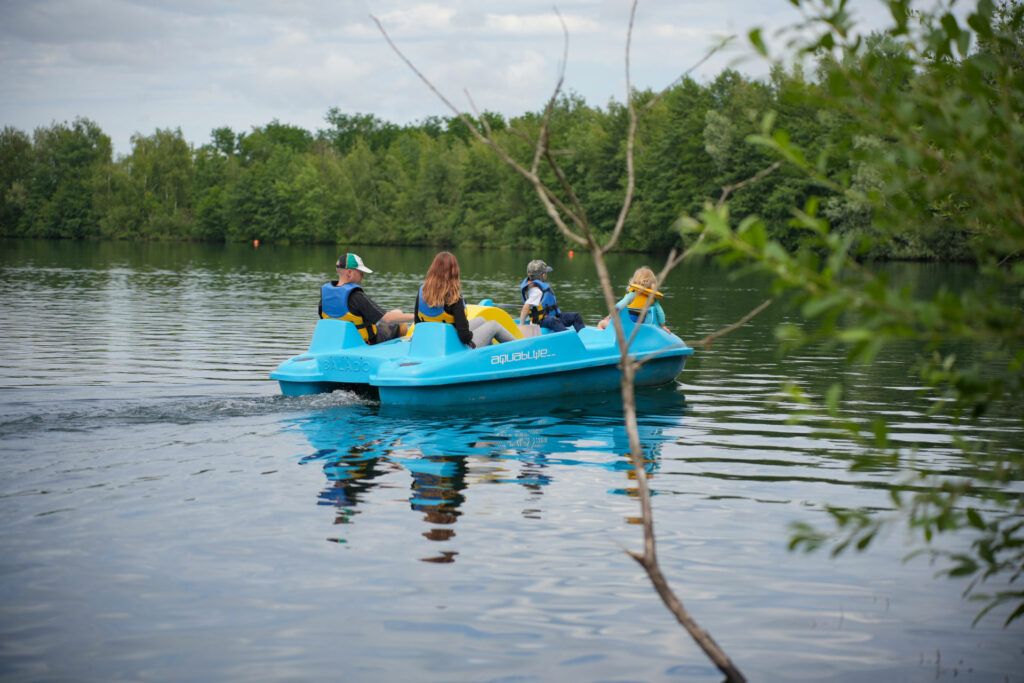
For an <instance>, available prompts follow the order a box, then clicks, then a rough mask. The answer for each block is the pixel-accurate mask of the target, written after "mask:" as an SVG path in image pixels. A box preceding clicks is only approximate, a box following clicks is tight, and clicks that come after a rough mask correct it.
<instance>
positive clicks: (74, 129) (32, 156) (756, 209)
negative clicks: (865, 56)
mask: <svg viewBox="0 0 1024 683" xmlns="http://www.w3.org/2000/svg"><path fill="white" fill-rule="evenodd" d="M869 44H870V49H871V50H874V51H876V52H878V53H879V54H880V55H882V56H884V57H885V58H886V59H896V58H898V57H899V55H898V54H893V55H889V54H886V51H887V50H893V49H895V48H894V47H893V44H887V43H886V42H885V41H884V40H882V39H881V38H874V39H872V41H869ZM882 63H883V65H884V60H882ZM878 76H879V78H887V77H888V78H891V79H893V82H892V83H891V84H890V85H891V87H892V89H893V91H894V92H898V91H899V89H900V88H902V87H905V86H906V84H905V83H902V82H900V81H901V80H905V78H906V72H905V71H904V70H899V69H885V68H880V69H879V74H878ZM826 80H827V65H826V64H825V63H824V62H823V65H822V67H821V69H820V71H819V73H817V74H815V75H814V77H813V78H805V76H804V74H803V73H802V72H801V71H800V70H799V69H797V70H792V71H788V72H787V71H784V70H782V69H776V70H775V71H773V72H772V74H771V77H770V78H769V79H768V80H767V81H766V82H762V81H758V80H752V79H749V78H747V77H745V76H743V75H741V74H740V73H737V72H736V71H732V70H727V71H724V72H722V73H721V74H720V75H719V76H718V77H717V78H716V79H715V80H714V81H712V82H710V83H707V84H699V83H697V82H695V81H693V80H689V79H687V80H684V81H682V82H681V83H680V84H678V85H676V86H675V87H673V88H672V89H671V90H669V91H668V92H667V93H666V94H665V95H664V97H662V98H661V99H660V100H659V101H658V102H657V104H656V105H655V106H654V107H653V108H652V109H650V110H649V112H648V114H647V115H646V116H645V119H644V122H643V125H642V128H641V131H640V135H639V139H638V151H637V196H636V200H635V202H634V208H633V211H632V213H631V214H630V217H629V222H628V224H627V230H626V233H625V238H624V239H623V240H621V241H620V244H619V246H620V247H621V248H623V249H629V250H639V251H657V250H664V249H667V248H668V247H671V246H673V245H675V244H677V243H678V241H679V240H680V239H681V238H680V236H679V232H678V230H676V229H675V228H674V227H673V226H674V224H675V222H676V220H677V219H678V218H679V216H680V215H682V214H690V213H695V212H697V211H698V210H699V209H700V207H701V205H702V204H703V203H704V202H705V201H706V200H708V199H713V198H716V197H717V196H718V194H719V192H720V191H721V188H722V186H723V185H728V184H731V183H735V182H738V181H741V180H743V179H745V178H748V177H750V176H751V175H753V174H755V173H757V172H758V171H760V170H762V169H764V168H765V167H766V166H768V165H769V164H770V163H771V159H770V157H769V155H768V153H766V151H764V150H763V148H759V147H757V146H754V145H751V144H748V143H747V142H746V138H747V136H749V135H751V134H753V133H756V132H757V131H758V130H759V128H760V125H761V121H762V120H763V117H764V116H765V115H766V114H768V113H769V112H774V116H775V128H776V129H782V130H786V131H787V132H788V133H789V135H790V136H791V137H792V139H793V141H794V142H795V143H798V144H799V145H800V146H802V147H803V148H805V149H808V150H811V151H812V152H813V153H815V154H817V155H819V156H820V158H821V162H820V163H821V164H823V165H827V166H829V167H830V168H831V169H832V170H834V171H839V172H840V173H844V172H845V173H847V174H848V176H849V177H850V178H852V181H853V183H854V184H857V183H860V184H861V185H864V186H865V187H863V189H864V190H865V191H870V190H871V189H872V188H871V183H872V173H871V172H870V163H871V156H872V154H876V153H877V154H880V153H882V152H883V151H884V148H885V146H886V145H887V144H891V143H890V142H889V141H886V140H883V139H880V138H878V136H877V135H869V134H866V133H864V134H862V131H858V130H857V129H856V128H855V127H854V126H853V124H852V123H851V122H852V121H853V119H852V118H850V117H847V116H844V114H843V112H842V111H837V110H835V109H829V108H824V107H822V106H821V105H820V104H818V103H817V100H818V98H817V96H816V95H817V92H818V91H819V89H820V88H822V87H824V83H825V82H826ZM653 97H654V94H653V93H651V92H639V93H637V99H638V102H639V103H643V102H646V101H649V100H650V99H651V98H653ZM484 116H485V117H486V118H487V121H488V123H489V125H490V126H491V128H492V129H493V130H495V131H497V135H499V136H500V137H501V138H502V142H503V143H504V144H505V145H506V146H507V147H509V148H512V149H518V150H519V151H520V152H521V153H522V154H523V155H527V154H529V153H530V150H531V149H532V148H531V147H530V146H529V145H528V143H527V142H526V141H524V140H523V139H522V136H523V135H525V136H535V135H536V133H537V131H538V129H539V127H540V123H541V120H542V113H540V112H534V113H527V114H524V115H523V116H521V117H518V118H515V119H512V120H510V121H505V120H504V119H503V118H502V117H501V116H499V115H495V114H490V113H487V114H484ZM325 121H326V123H327V124H328V126H327V127H326V128H324V129H321V130H318V131H316V132H310V131H307V130H304V129H301V128H297V127H294V126H290V125H287V124H283V123H280V122H278V121H276V120H275V121H273V122H271V123H269V124H267V125H265V126H263V127H257V128H254V129H253V130H252V131H250V132H247V133H237V132H235V131H232V130H231V129H229V128H218V129H216V130H214V131H212V134H211V139H210V141H209V142H208V143H207V144H204V145H202V146H201V147H199V148H197V149H194V148H192V147H191V146H190V145H189V144H188V143H187V142H186V141H185V140H184V138H183V137H182V134H181V131H180V130H157V131H156V132H155V133H154V134H152V135H148V136H143V135H136V136H134V137H133V138H132V141H131V144H132V148H131V153H130V154H128V155H127V156H124V157H122V158H118V159H116V160H114V159H113V158H112V149H111V142H110V138H109V137H108V136H107V135H105V134H104V133H103V132H102V131H101V130H100V128H99V127H98V126H97V125H96V124H95V123H94V122H92V121H90V120H88V119H78V120H76V121H74V122H72V123H66V122H65V123H54V124H53V125H51V126H50V127H48V128H39V129H37V130H36V131H35V132H34V134H33V135H32V136H31V137H30V136H29V135H27V134H26V133H24V132H22V131H19V130H16V129H14V128H11V127H6V128H5V129H4V130H3V132H2V138H0V159H2V162H0V191H2V192H0V235H3V236H8V237H46V238H75V239H81V238H98V239H125V240H194V241H213V242H217V241H248V240H253V239H259V240H260V241H262V242H276V243H293V244H295V243H343V244H377V245H381V244H395V245H399V244H400V245H430V246H438V247H448V246H452V245H460V246H486V247H515V248H526V247H539V248H543V247H544V246H545V245H546V243H549V242H551V241H552V240H561V237H560V236H558V235H557V234H556V231H555V230H553V229H552V227H551V224H550V221H549V219H548V218H547V216H546V215H545V214H544V212H543V209H542V207H541V204H540V202H538V201H537V199H536V197H535V196H534V195H533V190H532V188H531V187H530V186H529V185H528V184H527V183H526V182H525V181H523V180H522V179H521V178H520V177H518V176H516V175H515V174H514V173H513V172H512V171H511V170H509V169H508V168H507V167H506V166H505V165H504V164H503V163H502V162H501V161H500V160H499V159H498V158H496V156H495V155H494V154H493V153H492V152H491V151H490V150H488V149H487V148H485V147H483V146H482V145H481V144H480V143H478V142H476V141H474V140H473V139H472V138H471V136H470V135H469V131H468V130H467V129H466V127H465V125H464V124H463V123H462V122H461V121H460V120H459V119H457V118H436V117H435V118H429V119H427V120H424V121H421V122H418V123H416V124H412V125H406V126H397V125H395V124H392V123H388V122H385V121H381V120H379V119H377V118H376V117H375V116H373V115H371V114H355V115H350V114H345V113H342V112H341V111H339V110H337V109H331V110H330V111H329V112H328V113H327V115H326V117H325ZM627 123H628V116H627V112H626V110H625V107H624V105H622V104H619V103H616V102H614V101H613V102H611V103H610V104H609V105H608V106H607V107H606V108H603V109H602V108H600V107H594V106H591V105H588V104H587V103H586V102H585V101H584V100H583V99H582V98H580V97H578V96H576V95H573V94H569V95H566V96H563V97H561V98H560V99H559V100H558V102H557V106H556V107H555V109H554V111H553V112H552V126H551V129H552V130H553V131H554V138H553V141H552V146H553V148H554V149H556V150H557V151H558V154H559V155H560V156H561V163H562V167H563V168H564V170H565V172H566V173H567V175H568V176H569V180H570V182H571V183H572V184H573V187H574V188H575V189H576V191H577V192H578V194H580V196H581V198H582V200H583V206H584V207H585V209H586V211H587V214H588V218H589V219H590V222H591V224H592V225H594V226H597V228H598V229H599V230H600V229H601V228H602V227H603V228H605V229H610V227H611V226H612V225H613V224H614V222H615V218H616V215H617V212H618V210H619V207H620V203H621V200H622V194H623V187H624V185H625V170H624V163H623V158H624V148H623V145H624V140H625V130H626V127H627ZM812 195H819V196H822V195H824V196H826V197H827V196H828V192H827V191H825V190H824V189H823V188H821V187H818V186H815V185H814V184H813V183H812V182H810V181H809V180H807V178H806V176H804V175H802V174H799V173H796V172H787V171H785V170H783V171H780V172H777V173H774V174H772V175H771V176H769V177H768V178H767V179H765V180H764V181H762V182H760V183H757V184H754V185H751V186H748V187H745V188H743V189H742V190H741V191H739V192H737V193H736V194H735V196H734V199H733V201H732V204H731V207H732V211H733V213H734V215H745V214H749V213H757V214H759V215H760V216H762V217H763V218H765V219H766V221H767V223H768V225H770V226H771V229H772V230H773V231H774V235H773V237H775V238H777V239H779V240H780V241H781V242H782V243H783V244H789V243H792V242H793V241H794V240H795V239H796V236H795V234H794V235H790V231H793V230H795V229H794V228H792V227H791V226H790V223H789V219H790V217H791V207H795V206H796V207H799V206H803V205H804V204H805V202H806V201H807V200H808V199H809V198H810V197H811V196H812ZM825 206H826V211H827V213H828V215H829V217H830V218H832V220H833V222H834V223H835V224H836V225H837V226H838V227H839V228H840V229H844V230H870V229H871V222H872V215H871V212H870V210H865V209H862V208H861V207H858V206H857V205H855V204H854V203H852V202H851V200H847V199H843V200H840V199H839V198H832V199H831V200H827V201H826V204H825ZM942 211H943V207H936V211H935V213H936V216H937V220H939V221H940V222H941V221H942V218H943V216H944V215H947V214H948V212H947V214H943V212H942ZM947 217H948V216H947ZM947 222H948V223H949V224H951V225H953V224H955V221H952V220H950V221H947ZM913 230H914V233H913V234H907V235H904V236H903V238H902V239H900V240H897V241H894V242H891V243H890V244H889V246H887V247H886V248H885V249H884V250H882V253H879V254H877V255H880V256H888V257H896V258H943V259H949V258H961V257H963V256H964V255H965V254H966V253H967V252H966V250H965V249H964V244H963V243H964V239H965V237H964V235H963V234H962V233H961V232H960V231H959V230H957V229H952V228H950V229H944V230H917V229H916V228H915V229H913Z"/></svg>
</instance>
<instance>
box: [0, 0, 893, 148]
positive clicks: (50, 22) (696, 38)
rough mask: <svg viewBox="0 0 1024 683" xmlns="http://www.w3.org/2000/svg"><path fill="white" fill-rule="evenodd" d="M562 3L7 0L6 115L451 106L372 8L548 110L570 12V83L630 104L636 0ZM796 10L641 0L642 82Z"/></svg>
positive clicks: (201, 117) (444, 68)
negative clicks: (626, 91)
mask: <svg viewBox="0 0 1024 683" xmlns="http://www.w3.org/2000/svg"><path fill="white" fill-rule="evenodd" d="M557 5H558V7H559V11H560V13H561V20H560V19H559V17H558V16H556V14H555V13H554V11H553V10H552V3H551V1H550V0H543V1H542V0H517V1H516V2H514V3H509V2H507V1H506V0H445V1H441V0H437V1H435V2H408V1H405V0H374V1H373V2H369V1H368V0H296V1H294V2H288V3H282V2H280V1H279V0H273V1H271V0H31V1H30V0H0V92H3V94H4V95H3V97H2V98H0V125H13V126H15V127H17V128H20V129H22V130H26V131H27V132H31V131H32V130H33V129H34V128H36V127H38V126H46V125H49V124H50V123H52V122H53V121H63V120H71V119H73V118H75V117H76V116H86V117H89V118H91V119H93V120H94V121H96V122H97V123H98V124H99V125H100V127H101V128H102V129H103V130H104V131H105V132H106V133H108V134H109V135H111V137H112V138H113V141H114V146H115V149H116V150H117V151H118V152H119V153H127V152H128V151H129V142H128V141H129V138H130V136H131V135H132V134H133V133H135V132H142V133H144V134H150V133H152V132H153V130H154V129H155V128H157V127H160V128H175V127H179V126H180V127H181V128H182V131H183V132H184V134H185V136H186V137H187V138H188V139H189V140H190V141H192V142H193V143H195V144H202V143H205V142H207V141H208V139H209V133H210V131H211V130H212V129H214V128H216V127H219V126H223V125H227V126H230V127H232V128H234V129H236V130H249V129H251V128H252V127H253V126H262V125H265V124H266V123H268V122H269V121H271V120H272V119H274V118H277V119H279V120H281V121H282V122H285V123H291V124H292V125H299V126H302V127H305V128H308V129H310V130H316V129H317V128H320V127H323V126H324V125H325V124H324V122H323V116H324V114H325V113H326V112H327V110H328V109H329V108H330V107H333V106H337V107H340V108H341V109H342V110H343V111H347V112H352V113H354V112H364V113H373V114H375V115H377V116H378V117H380V118H382V119H385V120H389V121H394V122H396V123H406V122H411V121H416V120H420V119H422V118H424V117H425V116H428V115H442V116H445V115H448V114H449V112H448V111H447V110H446V109H445V107H444V105H443V104H442V103H441V102H439V101H438V100H437V98H436V97H435V96H434V95H433V94H431V93H430V92H429V91H428V90H427V88H426V87H425V86H424V85H423V84H422V83H421V82H420V81H419V80H418V79H417V78H416V76H415V75H414V74H412V73H411V72H410V71H409V69H408V68H407V67H406V65H405V64H404V63H402V62H401V60H400V59H399V58H398V57H397V56H396V55H395V54H394V53H393V52H392V51H391V49H390V48H389V47H388V46H387V44H386V42H385V41H384V39H383V37H382V36H381V35H380V32H379V31H378V30H377V27H376V26H375V25H374V24H373V22H372V20H371V19H370V14H371V13H373V14H374V15H375V16H377V17H378V18H379V19H380V20H381V22H382V23H383V25H384V26H385V28H386V30H387V31H388V33H389V35H390V36H391V37H392V39H393V40H395V42H396V43H397V44H398V46H399V47H400V49H401V50H402V51H403V52H404V53H405V54H406V55H407V56H408V57H409V58H410V59H412V60H413V62H414V63H415V64H416V65H417V67H418V68H419V69H420V70H421V71H422V72H423V73H424V74H426V75H427V76H428V77H429V78H430V79H431V81H432V82H433V83H434V84H435V85H436V86H437V87H438V88H439V89H441V90H442V91H443V92H444V93H445V94H446V95H447V96H448V97H449V99H451V100H452V101H453V102H455V103H456V104H457V105H458V106H460V107H465V108H467V109H468V103H467V101H466V98H465V96H464V94H463V91H464V90H468V91H469V93H470V94H471V96H472V98H473V100H474V101H475V103H476V106H477V107H478V108H479V109H487V110H491V111H498V112H500V113H502V114H505V115H506V116H515V115H518V114H521V113H524V112H526V111H537V110H539V109H540V107H542V106H543V103H544V102H545V101H546V99H547V97H548V96H549V95H550V92H551V88H552V87H553V85H554V83H555V80H556V79H557V76H558V74H557V71H558V68H559V63H560V62H561V60H562V51H563V42H562V41H563V36H562V21H564V22H565V24H566V26H567V27H568V31H569V60H568V63H567V64H566V67H565V68H566V83H565V87H566V88H567V89H568V90H573V91H575V92H577V93H579V94H581V95H583V96H584V97H585V98H586V99H587V101H588V102H590V103H591V104H594V105H597V106H604V105H606V104H607V102H608V100H609V99H610V98H615V99H618V100H620V101H621V100H622V98H623V90H622V89H623V87H624V76H623V71H624V68H623V63H624V62H623V54H624V46H625V38H626V26H627V23H628V19H629V8H630V0H562V1H560V2H558V3H557ZM879 6H881V5H880V4H879ZM859 8H860V5H858V9H859ZM795 19H796V15H795V13H794V10H793V9H792V7H791V6H790V4H789V3H788V2H787V1H786V0H732V1H731V2H729V3H727V4H726V3H718V4H712V3H707V2H706V1H705V0H646V1H644V0H641V3H640V6H639V10H638V12H637V17H636V24H635V27H634V35H633V38H634V40H633V49H632V55H631V66H632V81H633V83H634V85H635V86H636V87H640V88H644V87H652V88H655V89H660V88H662V87H664V86H665V85H667V84H668V83H670V82H671V81H673V80H674V79H675V78H676V77H677V76H678V75H679V74H680V73H681V72H682V71H684V70H685V69H687V68H689V67H690V66H692V65H693V64H695V63H696V62H697V61H698V60H699V59H700V58H701V57H702V56H703V54H704V52H705V51H706V50H707V49H708V48H709V47H710V46H711V45H712V44H713V43H714V37H715V36H716V35H721V34H725V33H729V32H733V33H740V34H741V39H740V40H739V41H737V42H738V44H740V45H742V44H743V42H744V41H743V39H742V36H745V34H746V32H747V31H748V30H749V28H750V27H751V26H752V25H753V24H755V23H759V24H766V25H771V26H777V25H779V24H780V23H788V22H791V21H794V20H795ZM727 63H728V57H723V58H716V60H715V61H713V62H709V63H708V64H707V65H705V66H703V67H702V68H701V70H700V72H699V74H697V77H699V78H701V77H702V78H710V77H713V76H714V75H716V74H717V73H718V72H719V71H720V70H721V69H722V68H723V66H724V65H725V64H727ZM752 68H754V69H755V70H756V68H761V69H762V70H764V65H758V64H756V63H752Z"/></svg>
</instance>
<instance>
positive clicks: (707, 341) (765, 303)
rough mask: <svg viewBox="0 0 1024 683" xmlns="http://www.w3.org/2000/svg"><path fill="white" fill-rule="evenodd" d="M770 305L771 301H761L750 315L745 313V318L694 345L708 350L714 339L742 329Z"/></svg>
mask: <svg viewBox="0 0 1024 683" xmlns="http://www.w3.org/2000/svg"><path fill="white" fill-rule="evenodd" d="M771 305H772V299H768V300H767V301H762V302H761V305H759V306H758V307H757V308H755V309H754V310H752V311H751V312H750V313H747V314H746V315H745V316H743V317H742V318H740V319H739V320H737V321H736V322H734V323H733V324H732V325H729V326H728V327H723V328H722V329H720V330H718V331H717V332H712V333H711V334H709V335H708V336H706V337H704V338H703V339H702V340H700V341H699V342H697V344H696V345H697V346H703V347H704V349H705V350H707V349H710V348H711V342H712V341H714V340H715V339H718V338H719V337H721V336H723V335H726V334H729V333H730V332H732V331H733V330H735V329H737V328H739V327H742V326H743V325H745V324H746V323H747V322H748V321H749V320H750V319H751V318H753V317H754V316H755V315H757V314H758V313H760V312H761V311H763V310H764V309H766V308H768V307H769V306H771Z"/></svg>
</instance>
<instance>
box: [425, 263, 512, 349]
mask: <svg viewBox="0 0 1024 683" xmlns="http://www.w3.org/2000/svg"><path fill="white" fill-rule="evenodd" d="M413 315H414V316H415V320H416V322H418V323H421V322H439V323H449V324H451V325H454V326H455V331H456V333H458V335H459V341H461V342H462V343H463V344H465V345H467V346H469V347H470V348H473V349H475V348H478V347H481V346H486V345H488V344H490V343H491V342H492V341H493V340H494V339H497V340H498V342H499V343H500V342H507V341H512V340H513V339H515V337H513V336H512V333H511V332H509V331H508V330H506V329H505V328H504V327H503V326H502V325H501V323H499V322H497V321H494V320H484V319H483V318H473V319H472V320H467V319H466V302H465V301H464V300H463V298H462V282H461V281H460V279H459V262H458V260H456V258H455V254H452V253H451V252H449V251H442V252H438V254H437V256H435V257H434V262H433V263H431V264H430V269H429V270H427V277H426V279H424V280H423V284H422V285H421V286H420V291H419V294H418V295H417V296H416V309H415V312H414V313H413Z"/></svg>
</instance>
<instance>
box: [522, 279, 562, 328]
mask: <svg viewBox="0 0 1024 683" xmlns="http://www.w3.org/2000/svg"><path fill="white" fill-rule="evenodd" d="M530 287H537V288H538V289H540V291H541V295H540V306H531V307H530V322H532V323H534V324H537V323H539V322H540V321H541V320H543V319H544V318H546V317H548V316H549V315H558V313H559V310H558V303H557V301H556V300H555V292H554V290H552V289H551V285H549V284H548V283H546V282H544V281H543V280H531V279H530V278H526V279H525V280H523V283H522V284H521V285H519V290H520V292H521V293H522V295H523V303H524V304H525V303H526V296H527V294H526V291H527V290H528V289H529V288H530Z"/></svg>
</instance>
